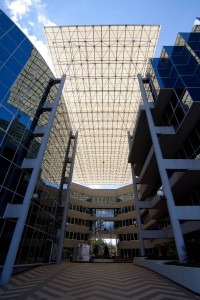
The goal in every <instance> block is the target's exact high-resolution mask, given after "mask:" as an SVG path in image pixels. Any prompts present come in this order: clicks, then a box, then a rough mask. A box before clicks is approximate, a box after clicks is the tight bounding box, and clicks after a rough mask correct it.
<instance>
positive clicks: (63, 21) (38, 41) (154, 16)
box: [0, 0, 200, 63]
mask: <svg viewBox="0 0 200 300" xmlns="http://www.w3.org/2000/svg"><path fill="white" fill-rule="evenodd" d="M0 3H1V8H2V9H3V10H4V11H5V13H6V14H8V16H9V17H11V18H12V19H13V20H14V21H15V23H16V24H17V25H18V26H19V27H20V28H21V29H22V30H23V31H24V32H25V34H26V35H27V36H28V37H29V38H30V40H31V41H32V42H33V44H34V45H35V46H36V47H37V49H38V50H39V51H40V52H41V54H42V55H43V56H44V57H45V58H46V59H47V61H48V62H49V63H50V59H49V55H48V49H47V47H46V41H45V37H44V33H43V27H44V26H45V25H96V24H159V25H161V32H160V38H159V41H158V46H157V50H156V56H159V55H160V52H161V49H162V46H163V45H173V43H174V41H175V39H176V35H177V33H178V32H179V31H182V32H184V31H186V32H187V31H190V30H191V28H192V25H193V22H194V20H195V18H196V17H199V16H200V0H167V1H162V0H56V1H52V0H44V1H43V0H0Z"/></svg>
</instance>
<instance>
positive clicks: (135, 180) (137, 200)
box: [128, 132, 145, 256]
mask: <svg viewBox="0 0 200 300" xmlns="http://www.w3.org/2000/svg"><path fill="white" fill-rule="evenodd" d="M128 141H129V149H130V146H131V136H130V132H128ZM131 171H132V178H133V194H134V203H135V211H136V219H137V226H138V236H139V245H140V255H141V256H145V249H144V239H143V237H142V223H141V216H140V208H139V205H138V202H139V197H138V190H137V178H136V176H135V169H134V165H133V163H132V164H131Z"/></svg>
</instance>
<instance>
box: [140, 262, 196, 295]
mask: <svg viewBox="0 0 200 300" xmlns="http://www.w3.org/2000/svg"><path fill="white" fill-rule="evenodd" d="M168 261H169V260H150V259H146V257H135V258H134V264H135V265H138V266H142V267H145V268H148V269H150V270H152V271H155V272H156V273H158V274H161V275H163V276H164V277H166V278H168V279H170V280H172V281H174V282H176V283H178V284H180V285H182V286H183V287H185V288H187V289H189V290H191V291H193V292H195V293H197V294H200V285H199V282H200V268H191V267H182V266H173V265H164V263H165V262H168Z"/></svg>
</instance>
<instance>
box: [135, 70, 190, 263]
mask: <svg viewBox="0 0 200 300" xmlns="http://www.w3.org/2000/svg"><path fill="white" fill-rule="evenodd" d="M138 81H139V85H140V92H141V95H142V99H143V102H144V107H145V111H146V116H147V121H148V125H149V130H150V134H151V138H152V143H153V146H154V151H155V156H156V160H157V164H158V169H159V173H160V177H161V181H162V188H163V192H164V196H165V198H166V202H167V207H168V212H169V216H170V220H171V225H172V230H173V233H174V238H175V243H176V249H177V253H178V257H179V262H180V263H184V262H186V261H187V252H186V248H185V242H184V238H183V233H182V230H181V226H180V222H179V220H178V218H177V215H176V210H175V203H174V198H173V195H172V191H171V187H170V183H169V180H168V175H167V171H166V169H165V168H164V163H163V156H162V152H161V149H160V144H159V141H158V137H157V134H156V130H155V126H154V122H153V117H152V114H151V110H150V108H149V105H148V104H149V103H148V98H147V95H146V91H145V88H144V84H143V81H142V77H141V75H140V74H138Z"/></svg>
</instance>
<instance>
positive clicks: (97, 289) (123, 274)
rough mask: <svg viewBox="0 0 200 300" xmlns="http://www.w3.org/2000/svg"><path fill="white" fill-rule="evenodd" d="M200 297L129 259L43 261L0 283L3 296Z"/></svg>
mask: <svg viewBox="0 0 200 300" xmlns="http://www.w3.org/2000/svg"><path fill="white" fill-rule="evenodd" d="M198 298H200V297H198V296H196V295H194V294H193V293H191V292H189V291H188V290H186V289H184V288H182V287H180V286H178V285H176V284H175V283H173V282H171V281H169V280H167V279H165V278H164V277H161V276H160V275H157V274H156V273H154V272H152V271H149V270H147V269H145V268H142V267H139V266H135V265H134V264H132V263H72V262H63V263H62V264H60V265H45V266H41V267H37V268H34V269H31V270H29V271H26V272H23V273H21V274H17V275H15V276H13V277H12V278H11V282H10V283H9V284H8V285H7V286H6V287H0V299H2V300H36V299H40V300H43V299H45V300H54V299H57V300H86V299H87V300H125V299H134V300H151V299H152V300H170V299H172V300H178V299H179V300H184V299H187V300H190V299H191V300H192V299H196V300H197V299H198Z"/></svg>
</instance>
